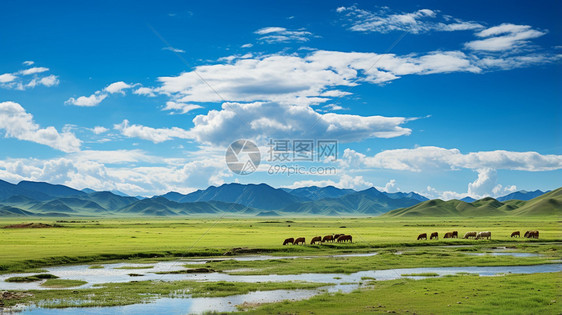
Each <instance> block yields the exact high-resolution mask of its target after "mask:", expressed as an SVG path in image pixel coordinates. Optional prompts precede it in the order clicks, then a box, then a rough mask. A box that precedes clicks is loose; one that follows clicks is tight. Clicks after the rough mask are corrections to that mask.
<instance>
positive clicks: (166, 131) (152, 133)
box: [113, 119, 192, 143]
mask: <svg viewBox="0 0 562 315" xmlns="http://www.w3.org/2000/svg"><path fill="white" fill-rule="evenodd" d="M113 128H114V129H115V130H119V131H120V132H121V134H122V135H124V136H127V137H129V138H140V139H143V140H148V141H152V142H154V143H160V142H164V141H168V140H172V139H174V138H178V139H191V138H192V137H191V136H190V132H189V131H187V130H185V129H181V128H178V127H172V128H151V127H146V126H142V125H129V121H128V120H126V119H125V120H123V122H122V123H120V124H116V125H114V126H113Z"/></svg>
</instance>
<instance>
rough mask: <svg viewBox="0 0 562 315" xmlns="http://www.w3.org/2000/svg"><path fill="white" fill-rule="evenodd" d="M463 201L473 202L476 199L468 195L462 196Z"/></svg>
mask: <svg viewBox="0 0 562 315" xmlns="http://www.w3.org/2000/svg"><path fill="white" fill-rule="evenodd" d="M461 201H464V202H467V203H471V202H474V201H476V199H474V198H472V197H470V196H466V197H464V198H462V199H461Z"/></svg>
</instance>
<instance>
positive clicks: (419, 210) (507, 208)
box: [384, 188, 562, 217]
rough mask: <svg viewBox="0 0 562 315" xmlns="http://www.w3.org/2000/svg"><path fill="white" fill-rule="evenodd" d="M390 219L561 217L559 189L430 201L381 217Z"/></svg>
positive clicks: (561, 205)
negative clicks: (522, 196)
mask: <svg viewBox="0 0 562 315" xmlns="http://www.w3.org/2000/svg"><path fill="white" fill-rule="evenodd" d="M384 215H385V216H392V217H424V216H425V217H441V216H453V217H457V216H461V217H481V216H505V215H509V216H545V215H562V188H558V189H556V190H553V191H551V192H549V193H546V194H544V195H541V196H539V197H536V198H534V199H531V200H529V201H523V200H508V201H505V202H500V201H497V200H496V199H494V198H490V197H487V198H484V199H480V200H476V201H474V202H471V203H467V202H464V201H461V200H448V201H443V200H440V199H433V200H428V201H424V202H421V203H419V204H417V205H414V206H412V207H408V208H402V209H396V210H393V211H389V212H388V213H386V214H384Z"/></svg>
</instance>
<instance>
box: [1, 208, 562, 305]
mask: <svg viewBox="0 0 562 315" xmlns="http://www.w3.org/2000/svg"><path fill="white" fill-rule="evenodd" d="M559 219H560V218H558V217H532V218H512V217H510V218H506V217H502V218H482V219H479V218H380V217H379V218H310V217H295V218H222V219H220V218H209V219H185V218H176V219H169V218H167V219H159V218H149V219H147V218H142V219H84V218H80V219H72V220H69V219H67V218H66V219H63V220H64V222H61V221H58V222H57V221H56V219H53V220H44V219H43V220H37V219H35V220H27V221H26V220H22V219H1V220H0V238H1V239H2V244H1V245H0V246H1V249H2V250H1V251H0V273H9V272H14V271H23V270H26V271H31V270H33V269H35V270H36V271H34V272H37V273H40V272H42V271H41V270H39V269H40V268H42V267H47V266H52V265H59V264H68V263H86V262H87V263H91V264H100V263H103V262H107V261H122V260H128V261H144V262H150V261H151V260H160V259H176V258H177V257H185V258H188V257H195V256H223V254H224V253H226V252H231V253H232V252H234V254H236V253H238V252H240V253H264V254H269V255H273V256H275V255H287V254H290V255H296V256H299V255H307V256H314V255H327V254H336V253H361V252H363V253H365V252H378V255H375V256H368V257H345V258H337V259H335V258H329V257H318V258H314V259H270V260H262V261H232V260H227V261H223V262H214V263H211V264H207V265H189V267H190V268H196V267H210V268H212V269H214V270H217V271H222V272H230V270H233V269H240V270H241V271H240V272H237V274H298V273H301V272H303V271H306V272H319V273H324V272H326V273H351V272H356V271H361V270H372V269H389V268H410V267H439V266H501V265H520V264H523V265H530V264H542V263H549V262H553V261H554V260H556V259H560V258H562V256H561V249H562V246H561V244H562V229H561V221H560V220H559ZM26 222H27V223H28V222H41V223H44V224H49V225H54V224H57V226H59V227H53V228H26V229H11V228H10V229H5V228H1V227H3V226H6V225H11V224H18V223H26ZM531 229H532V230H539V231H540V239H539V240H529V239H525V238H519V239H515V238H514V239H512V238H510V237H509V236H510V234H511V232H513V231H516V230H519V231H521V233H522V234H523V233H524V232H525V231H526V230H531ZM453 230H457V231H458V232H459V235H460V236H461V237H462V235H464V233H465V232H467V231H491V232H492V240H478V241H477V240H464V239H446V240H444V239H442V238H440V239H439V240H427V241H425V240H424V241H417V240H416V238H417V235H418V234H420V233H428V234H429V233H431V232H439V234H440V235H441V236H442V235H444V233H445V232H448V231H453ZM333 233H345V234H351V235H353V241H354V242H353V243H351V244H349V243H345V244H334V243H329V244H325V245H309V242H310V239H311V238H312V237H313V236H317V235H326V234H333ZM287 237H306V239H307V245H305V246H302V245H299V246H296V245H290V246H282V245H281V244H282V242H283V240H284V239H285V238H287ZM441 245H468V246H464V247H444V246H441ZM499 246H507V247H510V248H511V250H515V251H518V252H533V253H540V254H541V256H537V257H525V258H519V257H511V256H488V255H486V256H471V255H465V253H467V252H486V251H489V250H491V249H492V248H494V247H499ZM234 248H243V250H238V251H237V250H234V251H233V249H234ZM396 252H400V253H401V254H400V255H395V253H396ZM100 267H102V266H99V265H94V266H93V267H92V268H100ZM148 267H150V265H147V266H146V267H143V268H142V269H147V271H149V270H150V268H148ZM125 268H131V269H139V270H138V271H139V272H140V271H142V270H140V269H141V268H139V267H125ZM132 271H134V270H132ZM426 276H429V275H426ZM55 280H56V281H55ZM55 280H49V281H50V283H47V285H46V286H47V287H49V286H51V287H53V288H63V287H72V286H75V285H80V284H81V283H79V282H76V280H71V279H60V280H59V279H55ZM68 280H70V281H68ZM365 281H366V282H369V283H371V284H372V285H370V286H368V287H363V288H361V289H360V290H358V291H355V292H353V293H351V294H345V295H343V294H324V295H320V296H317V297H314V298H312V299H310V300H307V301H300V302H294V303H293V302H290V303H289V302H287V303H286V302H282V303H275V304H272V305H264V306H258V308H257V309H255V310H254V309H252V310H251V311H252V312H257V313H290V314H293V313H307V312H308V311H311V310H313V311H314V312H315V313H316V314H330V313H333V314H342V313H346V312H348V311H353V312H373V311H377V312H379V311H382V312H386V311H396V312H399V313H405V312H406V311H409V312H414V311H415V312H416V313H462V312H468V313H474V312H484V313H487V312H490V311H491V310H494V313H498V312H496V310H497V309H496V308H497V307H499V306H498V303H500V304H502V303H503V304H509V306H507V307H506V308H505V309H504V308H502V309H501V310H505V312H506V313H517V314H519V313H544V312H542V311H545V312H546V313H559V312H560V311H562V309H560V308H559V307H558V305H560V303H561V302H562V301H561V299H560V290H555V289H556V287H557V288H560V273H558V274H555V275H554V276H552V275H544V274H543V275H541V274H532V275H514V276H505V277H476V276H455V277H437V278H432V279H424V280H393V281H373V280H371V279H365ZM535 283H536V285H535ZM481 285H485V286H486V290H484V291H482V292H480V291H481V290H480V289H479V287H480V286H481ZM123 286H127V291H123V290H120V289H119V288H122V287H123ZM317 286H318V284H306V283H302V284H294V283H292V284H291V283H285V284H263V283H261V284H260V283H258V284H244V285H242V284H239V285H238V284H237V285H236V289H233V288H231V287H230V285H221V286H219V287H217V284H216V283H215V284H212V283H209V284H205V285H200V284H197V283H190V282H186V281H182V282H179V283H171V284H166V283H162V284H158V285H155V283H152V282H148V283H145V282H136V283H132V284H121V285H117V284H116V285H114V286H112V285H109V286H107V285H106V286H104V287H100V288H93V289H86V290H83V289H80V290H79V291H80V292H79V293H71V292H73V291H72V290H46V291H41V292H33V293H32V294H33V296H26V295H23V296H24V297H25V298H24V299H20V300H18V301H20V302H30V303H31V302H32V303H40V304H41V305H46V306H49V307H64V306H65V305H66V304H65V303H62V304H61V303H59V304H57V303H55V304H48V303H47V304H45V303H44V301H45V300H50V299H54V300H56V301H65V299H67V298H69V296H70V295H76V294H78V295H80V294H90V295H88V296H90V297H92V298H89V299H88V303H86V304H84V305H81V306H92V305H106V306H107V305H124V304H131V303H139V302H142V301H144V300H143V299H144V298H145V297H146V296H147V294H149V295H150V296H152V297H157V296H168V295H173V294H175V293H174V292H176V291H177V290H178V288H180V287H181V288H184V287H188V288H189V289H190V292H195V293H197V292H198V293H197V294H200V295H198V296H204V294H205V290H207V289H208V290H211V291H212V292H211V291H208V292H207V293H208V294H226V295H228V294H235V293H241V292H249V291H253V290H272V289H278V288H307V287H310V288H312V287H317ZM531 287H533V290H534V289H537V288H538V287H540V288H541V291H540V292H541V294H536V292H533V294H531V295H529V294H527V295H525V294H524V292H530V291H532V290H531ZM459 288H461V289H459ZM542 288H544V289H542ZM227 289H228V290H231V291H228V290H227ZM225 290H226V291H225ZM490 290H495V291H497V292H499V293H500V295H499V296H500V297H501V299H500V300H499V302H497V300H494V299H492V298H491V297H489V295H487V294H485V292H488V291H490ZM74 292H76V291H74ZM108 292H109V293H108ZM122 292H125V293H122ZM127 292H130V294H129V293H127ZM216 292H219V293H216ZM221 292H222V293H221ZM229 292H230V293H229ZM435 292H436V293H435ZM446 292H450V294H444V293H446ZM110 293H111V294H114V297H115V298H114V299H110V300H108V299H107V298H104V297H107V294H110ZM426 293H428V294H429V293H431V295H428V294H426ZM474 294H476V295H474ZM466 296H468V298H465V297H466ZM512 296H515V297H517V296H524V298H521V299H518V300H517V301H516V302H517V303H511V299H512ZM529 296H530V297H529ZM41 301H43V302H41ZM375 301H376V303H375ZM404 301H408V303H406V302H404ZM552 301H556V302H552ZM457 302H461V303H457ZM9 303H15V301H14V300H12V301H11V302H9ZM68 305H76V303H75V302H69V304H68ZM379 305H383V306H379ZM449 305H450V306H449ZM529 308H530V309H529ZM526 310H532V311H528V312H527V311H526ZM535 310H536V311H537V312H535ZM539 311H540V312H539Z"/></svg>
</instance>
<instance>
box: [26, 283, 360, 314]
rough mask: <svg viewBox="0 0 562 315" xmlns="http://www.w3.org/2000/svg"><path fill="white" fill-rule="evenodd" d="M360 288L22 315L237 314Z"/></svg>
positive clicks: (38, 311) (30, 310)
mask: <svg viewBox="0 0 562 315" xmlns="http://www.w3.org/2000/svg"><path fill="white" fill-rule="evenodd" d="M356 288H357V285H342V286H331V287H325V288H320V289H317V290H273V291H256V292H250V293H248V294H241V295H231V296H227V297H211V298H161V299H158V300H156V301H154V302H151V303H146V304H133V305H125V306H113V307H80V308H78V307H71V308H64V309H42V308H28V309H25V310H24V311H23V313H22V314H33V315H56V314H96V315H100V314H147V315H148V314H202V313H206V312H234V311H236V310H237V308H236V306H237V305H244V304H247V305H255V304H261V303H274V302H281V301H286V300H288V301H298V300H305V299H309V298H311V297H313V296H315V295H318V294H320V293H325V292H332V293H333V292H342V293H350V292H351V291H353V290H354V289H356Z"/></svg>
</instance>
